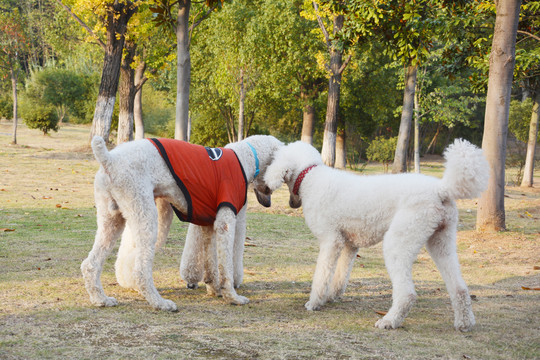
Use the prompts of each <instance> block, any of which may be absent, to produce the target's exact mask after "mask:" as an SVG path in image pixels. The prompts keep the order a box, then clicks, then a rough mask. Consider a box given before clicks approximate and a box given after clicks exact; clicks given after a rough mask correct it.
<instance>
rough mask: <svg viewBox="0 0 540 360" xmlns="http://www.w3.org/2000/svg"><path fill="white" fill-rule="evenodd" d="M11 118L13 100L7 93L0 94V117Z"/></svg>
mask: <svg viewBox="0 0 540 360" xmlns="http://www.w3.org/2000/svg"><path fill="white" fill-rule="evenodd" d="M2 118H3V119H12V118H13V100H12V99H11V96H9V95H7V94H6V95H2V96H0V119H2Z"/></svg>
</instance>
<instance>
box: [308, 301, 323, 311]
mask: <svg viewBox="0 0 540 360" xmlns="http://www.w3.org/2000/svg"><path fill="white" fill-rule="evenodd" d="M304 306H305V307H306V309H307V310H308V311H315V310H319V309H320V308H321V304H319V303H317V302H315V301H311V300H310V301H308V302H307V303H306V304H305V305H304Z"/></svg>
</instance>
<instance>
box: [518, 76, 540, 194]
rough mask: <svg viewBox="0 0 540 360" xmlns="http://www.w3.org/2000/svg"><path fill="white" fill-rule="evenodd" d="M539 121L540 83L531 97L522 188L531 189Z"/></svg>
mask: <svg viewBox="0 0 540 360" xmlns="http://www.w3.org/2000/svg"><path fill="white" fill-rule="evenodd" d="M539 120H540V82H539V83H538V86H537V87H536V89H535V96H534V97H533V109H532V114H531V124H530V126H529V141H528V142H527V156H526V157H525V169H524V170H523V180H522V181H521V186H522V187H532V186H533V183H534V181H533V177H534V155H535V152H536V139H537V137H538V122H539Z"/></svg>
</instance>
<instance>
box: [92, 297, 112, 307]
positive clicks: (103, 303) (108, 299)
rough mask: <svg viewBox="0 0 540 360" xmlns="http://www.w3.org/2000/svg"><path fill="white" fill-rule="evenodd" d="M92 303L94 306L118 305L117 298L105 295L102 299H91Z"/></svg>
mask: <svg viewBox="0 0 540 360" xmlns="http://www.w3.org/2000/svg"><path fill="white" fill-rule="evenodd" d="M92 303H93V304H94V305H96V306H101V307H109V306H117V305H118V300H116V299H115V298H113V297H108V296H106V297H104V298H102V299H99V300H96V301H92Z"/></svg>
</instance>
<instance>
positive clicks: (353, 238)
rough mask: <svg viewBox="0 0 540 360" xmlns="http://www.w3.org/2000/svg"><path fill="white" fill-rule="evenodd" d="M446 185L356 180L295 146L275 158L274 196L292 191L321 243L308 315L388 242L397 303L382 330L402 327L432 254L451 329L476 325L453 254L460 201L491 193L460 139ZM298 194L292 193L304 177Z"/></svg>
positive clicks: (473, 151) (474, 155) (477, 153)
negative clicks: (366, 252) (424, 260)
mask: <svg viewBox="0 0 540 360" xmlns="http://www.w3.org/2000/svg"><path fill="white" fill-rule="evenodd" d="M445 158H446V160H447V164H446V171H445V173H444V177H443V179H442V180H441V179H437V178H434V177H429V176H425V175H420V174H399V175H380V176H358V175H354V174H352V173H349V172H345V171H340V170H335V169H332V168H329V167H327V166H324V165H323V164H322V160H321V156H320V154H319V153H318V152H317V150H316V149H315V148H313V147H312V146H311V145H308V144H305V143H302V142H296V143H292V144H289V145H287V146H286V147H284V148H282V149H281V150H279V151H278V152H277V153H276V158H275V160H274V162H273V163H272V164H271V165H270V166H269V168H268V169H267V172H266V175H265V181H266V183H267V185H268V186H269V187H270V189H271V190H272V191H273V190H275V189H277V188H278V187H280V186H281V184H282V183H283V182H285V183H286V184H287V186H288V187H289V190H290V192H291V194H290V196H291V198H290V203H291V206H294V207H298V206H300V205H302V206H303V212H304V217H305V221H306V224H307V226H308V227H309V228H310V230H311V231H312V232H313V234H314V235H315V236H316V237H317V238H318V239H319V241H320V252H319V257H318V260H317V266H316V269H315V274H314V277H313V284H312V290H311V294H310V298H309V301H308V302H307V303H306V308H307V309H308V310H316V309H319V308H320V307H321V306H322V305H324V304H325V303H326V302H327V301H331V300H335V299H337V298H339V297H340V296H341V295H342V294H343V292H344V291H345V288H346V286H347V282H348V279H349V275H350V272H351V268H352V264H353V261H354V258H355V257H356V253H357V252H358V249H359V248H360V247H367V246H371V245H374V244H376V243H378V242H380V241H382V242H383V252H384V259H385V264H386V268H387V270H388V273H389V275H390V278H391V280H392V288H393V302H392V307H391V308H390V310H389V311H388V313H387V314H386V315H385V316H384V317H383V318H382V319H380V320H379V321H377V323H376V324H375V326H376V327H378V328H384V329H390V328H396V327H399V326H400V325H401V324H402V322H403V320H404V319H405V317H406V316H407V314H408V312H409V310H410V309H411V307H412V306H413V304H414V302H415V300H416V292H415V290H414V284H413V281H412V264H413V262H414V260H415V259H416V257H417V255H418V253H419V251H420V249H421V248H422V247H423V246H426V247H427V250H428V251H429V253H430V255H431V257H432V258H433V260H434V261H435V263H436V265H437V267H438V269H439V271H440V272H441V275H442V277H443V279H444V281H445V283H446V287H447V290H448V293H449V294H450V298H451V301H452V306H453V309H454V326H455V328H456V329H458V330H461V331H468V330H470V329H471V328H472V327H473V326H474V323H475V320H474V315H473V312H472V308H471V299H470V296H469V292H468V289H467V285H466V284H465V282H464V281H463V278H462V276H461V271H460V268H459V262H458V257H457V252H456V233H457V221H458V212H457V208H456V204H455V201H454V200H456V199H462V198H471V197H477V196H479V195H480V194H481V193H482V192H483V191H484V190H485V189H486V187H487V179H488V176H489V175H488V174H489V171H488V164H487V161H486V160H485V158H484V156H483V154H482V150H480V149H478V148H477V147H475V146H474V145H471V144H470V143H468V142H466V141H464V140H456V142H455V143H454V144H453V145H451V146H450V147H449V148H448V149H447V150H446V153H445ZM311 165H317V166H316V167H314V168H313V169H311V170H310V171H309V172H308V173H307V174H306V175H305V177H304V180H303V182H302V183H301V185H300V188H299V193H298V195H295V194H293V193H292V189H293V187H294V183H295V181H296V179H297V177H298V175H299V174H300V172H301V171H303V170H304V169H306V168H308V167H309V166H311Z"/></svg>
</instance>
